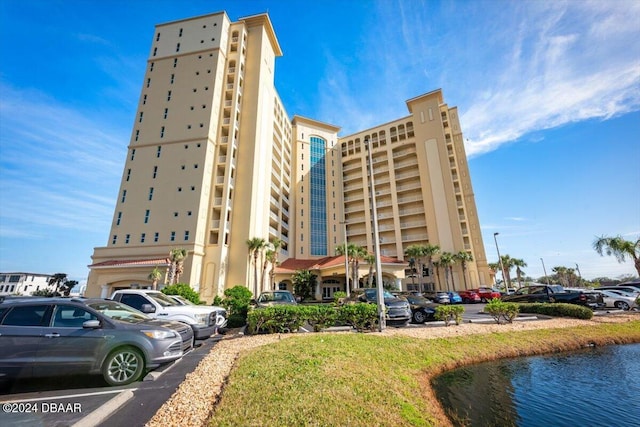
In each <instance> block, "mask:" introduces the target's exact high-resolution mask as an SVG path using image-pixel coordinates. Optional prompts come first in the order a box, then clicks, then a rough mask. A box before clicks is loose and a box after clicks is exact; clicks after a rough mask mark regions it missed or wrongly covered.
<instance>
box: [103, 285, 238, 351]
mask: <svg viewBox="0 0 640 427" xmlns="http://www.w3.org/2000/svg"><path fill="white" fill-rule="evenodd" d="M111 299H112V300H114V301H119V302H122V303H123V304H127V305H129V306H131V307H133V308H135V309H136V310H139V311H141V312H143V313H145V314H147V315H148V316H149V317H153V318H157V319H166V320H175V321H178V322H182V323H186V324H188V325H190V326H191V329H193V334H194V335H195V337H196V339H197V340H204V339H207V338H209V337H210V336H211V335H213V334H215V333H216V332H217V330H218V329H219V328H222V327H223V326H224V325H226V318H225V319H224V321H223V320H222V318H221V317H222V316H219V315H218V310H216V308H215V307H212V306H206V305H179V304H178V303H176V302H175V301H174V300H173V299H171V298H169V297H168V296H167V295H165V294H163V293H162V292H160V291H153V290H149V289H119V290H117V291H115V292H114V293H113V294H111Z"/></svg>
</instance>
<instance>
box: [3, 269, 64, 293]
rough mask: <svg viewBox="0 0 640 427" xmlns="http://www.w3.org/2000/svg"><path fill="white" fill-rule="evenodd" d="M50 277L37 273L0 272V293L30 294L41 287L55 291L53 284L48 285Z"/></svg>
mask: <svg viewBox="0 0 640 427" xmlns="http://www.w3.org/2000/svg"><path fill="white" fill-rule="evenodd" d="M52 277H53V275H50V274H38V273H0V295H32V294H33V293H34V292H35V291H38V290H41V289H49V290H51V291H55V288H56V287H55V285H49V280H50V279H51V278H52Z"/></svg>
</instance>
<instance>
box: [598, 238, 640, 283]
mask: <svg viewBox="0 0 640 427" xmlns="http://www.w3.org/2000/svg"><path fill="white" fill-rule="evenodd" d="M593 249H595V250H596V252H598V253H599V254H600V255H603V253H606V254H607V255H609V256H611V255H613V256H615V257H616V260H617V261H618V262H620V263H621V262H624V261H625V260H626V257H629V258H631V259H633V265H634V267H635V268H636V271H637V272H638V276H640V238H638V240H636V241H635V242H633V241H631V240H625V239H623V238H622V236H615V237H609V236H600V237H598V238H596V240H595V241H594V242H593Z"/></svg>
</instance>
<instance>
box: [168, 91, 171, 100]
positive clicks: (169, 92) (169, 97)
mask: <svg viewBox="0 0 640 427" xmlns="http://www.w3.org/2000/svg"><path fill="white" fill-rule="evenodd" d="M167 101H171V91H168V92H167Z"/></svg>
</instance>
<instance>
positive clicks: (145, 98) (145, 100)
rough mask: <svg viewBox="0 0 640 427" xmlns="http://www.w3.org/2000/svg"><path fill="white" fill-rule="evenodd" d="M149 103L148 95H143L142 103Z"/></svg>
mask: <svg viewBox="0 0 640 427" xmlns="http://www.w3.org/2000/svg"><path fill="white" fill-rule="evenodd" d="M146 103H147V95H144V96H143V97H142V105H145V104H146Z"/></svg>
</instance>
